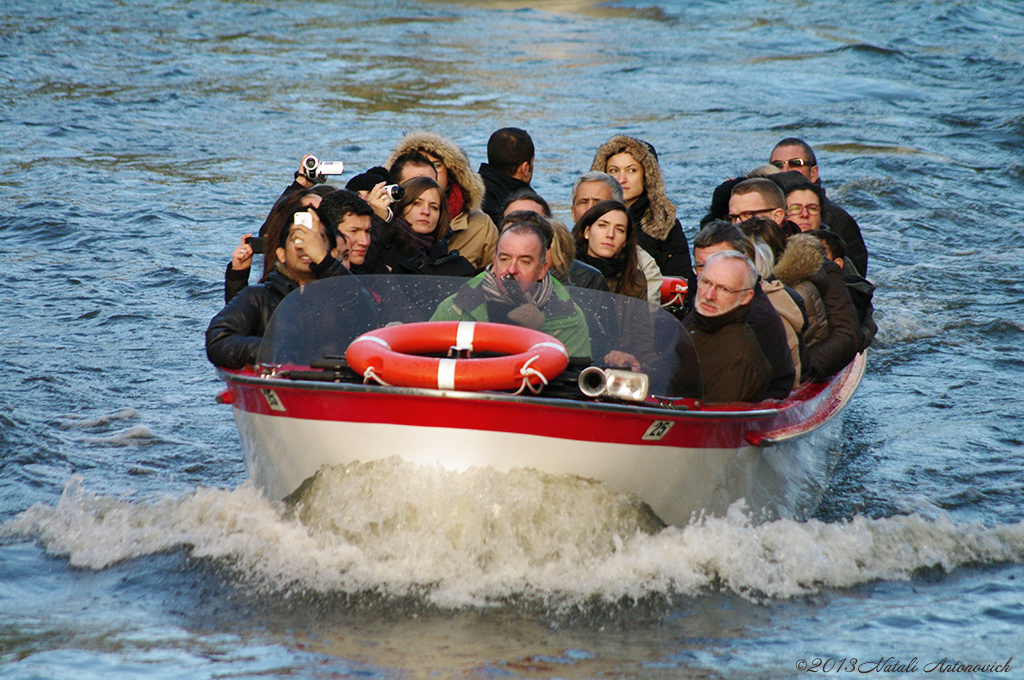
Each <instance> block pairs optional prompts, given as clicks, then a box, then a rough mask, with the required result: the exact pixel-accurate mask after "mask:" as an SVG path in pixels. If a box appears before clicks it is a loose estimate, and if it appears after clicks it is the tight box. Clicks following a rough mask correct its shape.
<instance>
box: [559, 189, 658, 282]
mask: <svg viewBox="0 0 1024 680" xmlns="http://www.w3.org/2000/svg"><path fill="white" fill-rule="evenodd" d="M572 233H573V237H574V238H575V240H576V259H578V260H580V261H581V262H584V263H586V264H589V265H590V266H592V267H594V268H596V269H597V270H598V271H600V272H601V273H602V274H603V275H604V278H605V281H607V282H608V288H609V289H610V290H611V291H612V292H613V293H618V294H620V295H627V296H629V297H635V298H637V299H640V300H645V301H646V300H647V278H646V277H645V276H644V273H643V271H641V270H640V266H639V265H638V264H637V254H636V229H635V227H634V226H633V218H632V216H631V215H630V214H629V208H627V207H626V206H625V205H623V204H622V203H619V202H618V201H601V202H600V203H598V204H596V205H595V206H594V207H592V208H591V209H590V210H588V211H587V212H585V213H584V214H583V216H582V217H581V218H580V221H579V222H577V223H576V226H575V227H574V228H573V230H572Z"/></svg>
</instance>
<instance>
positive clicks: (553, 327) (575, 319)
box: [430, 273, 590, 357]
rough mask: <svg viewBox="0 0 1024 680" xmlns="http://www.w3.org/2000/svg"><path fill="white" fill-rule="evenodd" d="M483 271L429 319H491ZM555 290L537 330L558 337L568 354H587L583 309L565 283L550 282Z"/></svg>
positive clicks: (588, 344) (542, 309)
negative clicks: (575, 301)
mask: <svg viewBox="0 0 1024 680" xmlns="http://www.w3.org/2000/svg"><path fill="white" fill-rule="evenodd" d="M485 276H486V274H485V273H481V274H479V275H477V276H475V277H474V278H472V279H470V280H469V281H468V282H466V285H464V286H463V287H462V288H460V289H459V291H458V292H457V293H455V294H454V295H452V296H450V297H448V298H447V299H445V300H444V301H443V302H441V304H440V305H438V307H437V310H436V311H435V312H434V315H433V316H432V317H430V320H431V321H490V312H489V310H488V301H487V297H486V295H485V293H484V289H483V287H482V286H481V284H482V283H483V280H484V277H485ZM552 283H553V284H554V290H553V291H552V293H551V297H550V298H549V299H548V301H547V302H546V303H545V304H544V306H543V307H541V309H540V311H541V312H542V313H543V314H544V322H543V325H542V326H541V328H540V330H542V331H544V332H545V333H547V334H548V335H552V336H554V337H555V338H557V339H558V340H559V341H560V342H561V343H562V344H563V345H565V349H566V351H567V352H568V353H569V356H571V357H589V356H590V333H589V329H588V327H587V321H586V319H585V317H584V316H583V311H582V310H581V309H580V308H579V307H578V306H576V303H574V302H573V301H572V297H570V296H569V293H568V291H566V289H565V286H563V285H562V284H560V283H558V281H552Z"/></svg>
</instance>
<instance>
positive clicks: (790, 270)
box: [774, 237, 829, 370]
mask: <svg viewBox="0 0 1024 680" xmlns="http://www.w3.org/2000/svg"><path fill="white" fill-rule="evenodd" d="M824 264H825V252H824V250H822V248H821V244H820V242H818V243H812V242H811V241H809V240H807V239H805V238H799V239H797V238H795V237H794V238H790V239H789V240H788V241H787V245H786V250H785V251H783V253H782V255H781V256H780V257H779V260H778V262H776V263H775V270H774V272H775V278H776V279H778V280H779V281H781V282H782V283H783V284H784V285H786V286H788V287H790V288H792V289H793V290H795V291H796V292H797V294H798V295H800V297H801V298H803V301H804V312H805V313H806V314H807V327H806V328H804V331H803V337H804V342H805V343H806V345H807V347H808V348H810V347H812V346H814V345H817V344H818V343H820V342H824V341H825V340H827V339H828V332H829V328H828V316H827V315H826V314H825V304H824V303H823V302H822V300H821V294H820V293H819V292H818V288H817V287H816V286H815V285H814V284H813V283H812V282H811V281H809V280H808V279H809V277H810V276H811V275H812V274H814V273H815V272H816V271H818V270H819V269H821V267H822V265H824ZM803 368H804V369H805V370H806V369H807V368H808V367H807V366H804V367H803Z"/></svg>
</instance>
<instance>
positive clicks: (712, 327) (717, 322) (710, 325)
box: [693, 303, 750, 334]
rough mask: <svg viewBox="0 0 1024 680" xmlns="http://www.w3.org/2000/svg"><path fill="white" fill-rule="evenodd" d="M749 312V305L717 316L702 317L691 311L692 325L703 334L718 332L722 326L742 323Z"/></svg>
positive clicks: (695, 311)
mask: <svg viewBox="0 0 1024 680" xmlns="http://www.w3.org/2000/svg"><path fill="white" fill-rule="evenodd" d="M748 311H750V303H747V304H745V305H740V306H738V307H736V309H732V310H730V311H728V312H726V313H725V314H719V315H718V316H704V315H703V314H701V313H700V312H698V311H697V310H696V309H694V310H693V324H694V326H696V327H697V328H698V329H699V330H702V331H704V332H705V333H708V334H711V333H714V332H715V331H717V330H719V329H720V328H722V327H723V326H728V325H729V324H731V323H735V322H737V321H740V322H742V321H744V320H745V319H746V318H747V312H748Z"/></svg>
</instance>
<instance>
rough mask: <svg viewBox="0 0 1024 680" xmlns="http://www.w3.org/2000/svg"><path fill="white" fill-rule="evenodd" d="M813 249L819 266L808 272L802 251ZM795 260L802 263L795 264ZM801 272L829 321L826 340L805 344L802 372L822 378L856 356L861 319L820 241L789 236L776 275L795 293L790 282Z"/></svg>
mask: <svg viewBox="0 0 1024 680" xmlns="http://www.w3.org/2000/svg"><path fill="white" fill-rule="evenodd" d="M814 249H817V251H818V253H819V254H820V257H821V260H822V264H821V265H820V266H819V267H818V269H816V270H810V271H809V265H808V264H807V263H806V262H805V261H804V260H805V257H806V255H805V254H806V253H808V252H810V251H811V250H814ZM791 251H792V254H791ZM798 263H802V264H803V265H804V266H803V267H800V266H795V265H797V264H798ZM791 265H792V266H791ZM800 275H802V277H803V281H807V282H810V283H811V284H813V287H814V289H815V290H816V291H817V292H818V295H819V296H820V298H821V304H822V306H823V307H824V309H825V317H826V319H827V324H828V337H827V338H825V340H823V341H821V342H816V343H815V344H814V345H812V344H811V343H810V342H808V343H807V365H806V366H804V375H805V377H810V378H825V377H827V376H830V375H833V374H834V373H838V372H839V371H841V370H842V369H843V368H844V367H845V366H846V365H847V364H848V363H850V362H851V361H853V358H854V357H855V356H857V352H858V351H859V349H860V341H861V335H860V321H859V320H858V318H857V309H856V307H854V305H853V299H852V298H851V297H850V292H849V291H848V290H847V288H846V282H845V281H844V280H843V270H842V269H840V268H839V266H838V265H837V264H836V263H834V262H832V261H831V260H829V259H827V258H826V257H825V254H824V249H823V248H822V246H821V242H820V241H818V239H817V238H815V237H814V236H812V235H810V234H796V235H794V236H790V237H789V239H788V245H787V246H786V250H785V252H783V253H782V257H780V258H779V262H778V264H776V266H775V276H776V277H778V279H779V280H780V281H782V282H783V283H785V284H786V285H787V286H790V287H791V288H796V289H797V291H798V292H799V291H800V288H798V287H797V286H794V285H793V284H791V283H789V281H790V280H794V279H795V277H797V276H800ZM805 302H806V298H805ZM808 317H810V314H808Z"/></svg>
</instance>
